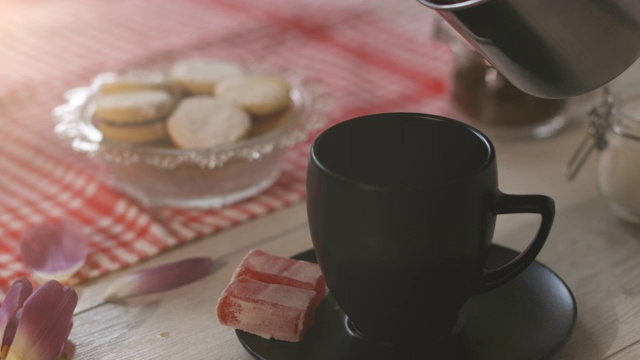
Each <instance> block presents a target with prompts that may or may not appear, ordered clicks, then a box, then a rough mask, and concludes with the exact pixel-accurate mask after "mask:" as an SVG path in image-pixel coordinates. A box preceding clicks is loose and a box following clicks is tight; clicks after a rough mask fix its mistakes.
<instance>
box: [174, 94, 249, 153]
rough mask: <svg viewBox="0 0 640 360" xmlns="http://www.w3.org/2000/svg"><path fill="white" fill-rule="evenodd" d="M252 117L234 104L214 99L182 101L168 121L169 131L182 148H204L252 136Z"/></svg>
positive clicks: (204, 97)
mask: <svg viewBox="0 0 640 360" xmlns="http://www.w3.org/2000/svg"><path fill="white" fill-rule="evenodd" d="M250 130H251V117H250V116H249V114H247V112H246V111H244V110H242V109H241V108H239V107H237V106H236V105H234V104H233V103H231V102H229V101H227V100H223V99H218V98H214V97H211V96H193V97H188V98H185V99H183V100H182V101H181V102H180V104H178V107H177V108H176V110H175V111H174V112H173V113H172V114H171V116H170V117H169V119H168V120H167V132H168V133H169V137H171V140H172V141H173V143H174V144H175V145H176V146H178V147H181V148H190V149H201V148H210V147H213V146H216V145H220V144H226V143H231V142H235V141H238V140H241V139H243V138H245V137H246V136H247V135H249V131H250Z"/></svg>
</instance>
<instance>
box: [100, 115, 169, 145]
mask: <svg viewBox="0 0 640 360" xmlns="http://www.w3.org/2000/svg"><path fill="white" fill-rule="evenodd" d="M97 126H98V129H100V132H102V136H103V137H104V138H105V139H109V140H114V141H120V142H125V143H129V144H147V143H151V142H157V141H162V140H166V139H167V137H168V136H167V131H166V127H165V122H164V121H163V120H159V121H152V122H147V123H141V124H132V125H128V124H127V125H121V124H113V123H108V122H98V124H97Z"/></svg>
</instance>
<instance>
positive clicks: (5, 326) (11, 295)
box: [0, 278, 33, 349]
mask: <svg viewBox="0 0 640 360" xmlns="http://www.w3.org/2000/svg"><path fill="white" fill-rule="evenodd" d="M32 291H33V286H32V285H31V283H30V282H29V280H27V279H25V278H20V279H18V280H16V281H14V282H13V284H11V287H10V288H9V292H7V296H5V298H4V300H3V301H2V305H0V349H2V347H3V346H4V345H5V344H9V343H10V342H11V340H13V335H14V331H13V330H15V329H14V326H15V322H14V323H13V324H12V320H14V318H15V316H16V313H17V312H18V310H20V308H21V307H22V305H23V304H24V302H25V301H26V300H27V298H28V297H29V295H31V292H32ZM5 334H6V335H7V339H6V341H5V340H4V339H5Z"/></svg>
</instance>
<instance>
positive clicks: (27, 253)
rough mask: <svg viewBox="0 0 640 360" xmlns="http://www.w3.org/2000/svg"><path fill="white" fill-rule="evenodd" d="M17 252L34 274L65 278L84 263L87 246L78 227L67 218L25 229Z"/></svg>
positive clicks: (58, 278)
mask: <svg viewBox="0 0 640 360" xmlns="http://www.w3.org/2000/svg"><path fill="white" fill-rule="evenodd" d="M20 252H21V255H22V259H23V261H24V264H25V265H26V266H27V267H29V268H30V269H31V270H32V271H33V272H34V273H35V274H36V276H38V277H40V278H43V279H47V280H58V281H66V280H67V279H69V278H70V277H71V275H73V274H74V273H75V272H76V271H78V270H79V269H80V268H81V267H82V265H84V262H85V260H86V258H87V254H88V253H89V246H88V241H87V238H86V236H85V234H84V232H83V231H82V228H81V226H80V225H79V224H77V223H75V222H73V221H68V220H67V221H62V222H55V223H54V222H46V223H43V224H40V225H38V226H36V227H34V228H32V229H30V230H29V231H27V233H26V234H25V235H24V236H23V238H22V240H21V241H20Z"/></svg>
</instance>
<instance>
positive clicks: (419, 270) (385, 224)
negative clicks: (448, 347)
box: [307, 113, 554, 343]
mask: <svg viewBox="0 0 640 360" xmlns="http://www.w3.org/2000/svg"><path fill="white" fill-rule="evenodd" d="M307 192H308V199H307V210H308V217H309V226H310V231H311V238H312V240H313V246H314V249H315V252H316V255H317V258H318V262H319V264H320V267H321V269H322V272H323V273H324V275H325V277H326V280H327V285H328V287H329V289H330V290H331V293H332V295H333V297H334V298H335V300H336V302H337V303H338V304H339V305H340V307H341V308H342V310H343V311H344V312H345V314H346V315H347V316H348V317H349V319H350V320H351V322H352V326H353V327H355V331H357V332H358V333H359V334H360V335H361V336H363V337H364V338H366V339H371V340H375V341H384V342H390V343H397V342H401V341H406V340H407V339H410V338H416V337H417V338H420V339H436V338H439V337H442V336H444V335H446V334H448V333H449V332H450V331H451V330H452V328H454V326H455V324H456V321H457V314H458V312H459V310H460V309H461V308H462V306H463V305H464V303H465V302H466V300H467V299H468V298H469V297H470V296H472V295H475V294H480V293H482V292H485V291H488V290H491V289H493V288H495V287H497V286H500V285H502V284H504V283H506V282H507V281H509V280H511V279H513V278H514V277H515V276H516V275H518V274H519V273H520V272H522V271H523V270H524V269H525V268H526V267H527V266H528V265H529V264H530V263H531V262H532V261H533V260H534V258H535V257H536V256H537V254H538V253H539V251H540V249H541V248H542V246H543V244H544V242H545V240H546V238H547V235H548V234H549V231H550V229H551V224H552V222H553V217H554V202H553V200H552V199H550V198H549V197H546V196H543V195H507V194H503V193H502V192H500V190H498V177H497V169H496V158H495V151H494V148H493V145H492V144H491V142H490V141H489V139H488V138H487V137H485V136H484V135H483V134H481V133H480V132H479V131H477V130H476V129H474V128H472V127H470V126H469V125H466V124H464V123H461V122H458V121H455V120H451V119H447V118H444V117H439V116H433V115H424V114H413V113H388V114H375V115H369V116H363V117H359V118H355V119H352V120H348V121H345V122H342V123H340V124H338V125H335V126H333V127H331V128H329V129H327V130H326V131H324V132H323V133H322V134H320V135H319V136H318V138H317V139H316V140H315V142H314V144H313V147H312V150H311V160H310V162H309V169H308V179H307ZM510 213H536V214H540V215H541V217H542V220H541V224H540V228H539V230H538V233H537V234H536V235H535V238H534V239H533V241H532V242H531V244H530V245H529V246H528V248H527V249H526V250H525V251H524V252H522V253H521V254H520V255H519V256H518V257H517V258H515V259H514V260H513V261H511V262H509V263H508V264H505V265H504V266H502V267H500V268H498V269H494V270H487V269H485V267H484V264H485V261H486V259H487V254H488V252H489V249H490V244H491V239H492V237H493V231H494V227H495V221H496V215H498V214H510Z"/></svg>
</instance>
